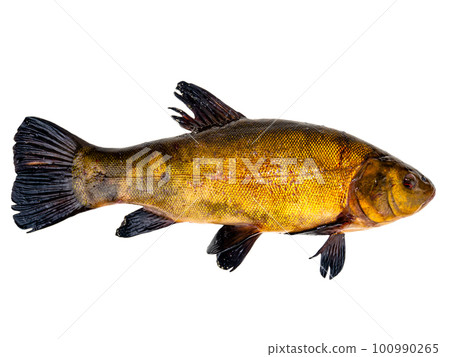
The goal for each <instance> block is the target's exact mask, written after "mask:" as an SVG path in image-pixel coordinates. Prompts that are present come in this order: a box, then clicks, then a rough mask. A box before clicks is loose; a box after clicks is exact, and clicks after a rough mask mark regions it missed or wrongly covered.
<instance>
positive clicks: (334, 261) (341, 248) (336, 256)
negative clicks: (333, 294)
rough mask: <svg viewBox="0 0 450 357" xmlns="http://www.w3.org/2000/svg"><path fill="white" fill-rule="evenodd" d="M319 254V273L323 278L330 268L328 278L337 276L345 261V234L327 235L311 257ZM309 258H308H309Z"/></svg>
mask: <svg viewBox="0 0 450 357" xmlns="http://www.w3.org/2000/svg"><path fill="white" fill-rule="evenodd" d="M319 254H320V255H321V256H320V275H322V276H323V277H324V278H325V277H326V276H327V273H328V269H330V275H329V277H330V279H333V278H334V277H335V276H337V275H338V274H339V273H340V272H341V270H342V268H343V267H344V262H345V235H344V234H343V233H333V234H331V235H330V236H329V237H328V240H327V241H326V242H325V244H324V245H323V246H322V248H320V249H319V250H318V252H317V253H316V254H315V255H313V256H312V257H311V258H314V257H317V256H318V255H319ZM311 258H310V259H311Z"/></svg>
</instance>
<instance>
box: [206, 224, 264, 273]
mask: <svg viewBox="0 0 450 357" xmlns="http://www.w3.org/2000/svg"><path fill="white" fill-rule="evenodd" d="M260 235H261V232H260V231H258V229H257V228H256V227H255V226H249V225H245V226H223V227H222V228H220V229H219V231H218V232H217V233H216V235H215V236H214V238H213V240H212V241H211V243H210V244H209V246H208V249H207V250H206V252H207V253H208V254H217V265H218V266H219V267H220V268H222V269H225V270H229V269H231V270H230V271H233V270H235V269H236V268H237V267H238V266H239V265H240V264H241V263H242V261H243V260H244V258H245V257H246V255H247V254H248V252H249V251H250V249H251V248H252V247H253V244H254V243H255V242H256V240H257V239H258V237H259V236H260Z"/></svg>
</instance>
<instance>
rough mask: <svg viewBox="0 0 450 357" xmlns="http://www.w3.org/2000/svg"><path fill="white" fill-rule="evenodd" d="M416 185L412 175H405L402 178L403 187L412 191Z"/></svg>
mask: <svg viewBox="0 0 450 357" xmlns="http://www.w3.org/2000/svg"><path fill="white" fill-rule="evenodd" d="M416 185H417V178H416V176H414V175H413V174H412V173H408V174H406V176H405V177H404V178H403V186H405V187H406V188H408V189H410V190H412V189H413V188H414V187H416Z"/></svg>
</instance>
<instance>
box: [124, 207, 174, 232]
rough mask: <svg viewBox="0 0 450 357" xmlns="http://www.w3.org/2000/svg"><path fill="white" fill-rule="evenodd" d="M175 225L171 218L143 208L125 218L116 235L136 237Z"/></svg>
mask: <svg viewBox="0 0 450 357" xmlns="http://www.w3.org/2000/svg"><path fill="white" fill-rule="evenodd" d="M174 223H176V222H175V221H173V220H171V219H170V218H166V217H163V216H159V215H157V214H154V213H151V212H149V211H147V210H146V209H145V208H141V209H138V210H137V211H134V212H133V213H130V214H129V215H127V216H125V218H124V220H123V222H122V224H121V225H120V227H119V228H117V231H116V235H117V236H119V237H126V238H128V237H134V236H137V235H138V234H142V233H148V232H151V231H155V230H157V229H160V228H164V227H168V226H170V225H172V224H174Z"/></svg>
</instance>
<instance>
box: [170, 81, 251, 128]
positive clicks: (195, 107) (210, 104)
mask: <svg viewBox="0 0 450 357" xmlns="http://www.w3.org/2000/svg"><path fill="white" fill-rule="evenodd" d="M177 90H179V91H180V93H181V95H180V94H178V93H177V92H175V93H174V94H175V96H176V97H177V98H178V99H180V100H181V101H182V102H183V103H184V104H186V106H187V107H188V108H189V109H190V110H192V112H193V113H194V115H195V118H192V117H191V116H189V115H188V114H186V113H185V112H184V111H182V110H181V109H178V108H172V107H170V108H169V109H172V110H174V111H175V112H177V113H178V114H181V116H177V115H172V118H173V119H175V120H176V121H177V122H178V123H179V124H180V125H181V126H182V127H183V128H185V129H187V130H190V131H192V132H196V133H197V132H199V131H203V130H206V129H208V128H211V127H214V126H223V125H225V124H228V123H229V122H232V121H236V120H239V119H241V118H245V116H244V115H242V114H241V113H239V112H237V111H235V110H234V109H233V108H231V107H229V106H228V105H226V104H225V103H224V102H222V101H221V100H220V99H218V98H216V97H215V96H214V95H212V94H211V93H209V92H208V91H206V90H204V89H203V88H200V87H198V86H196V85H195V84H192V83H186V82H180V83H178V85H177Z"/></svg>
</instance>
